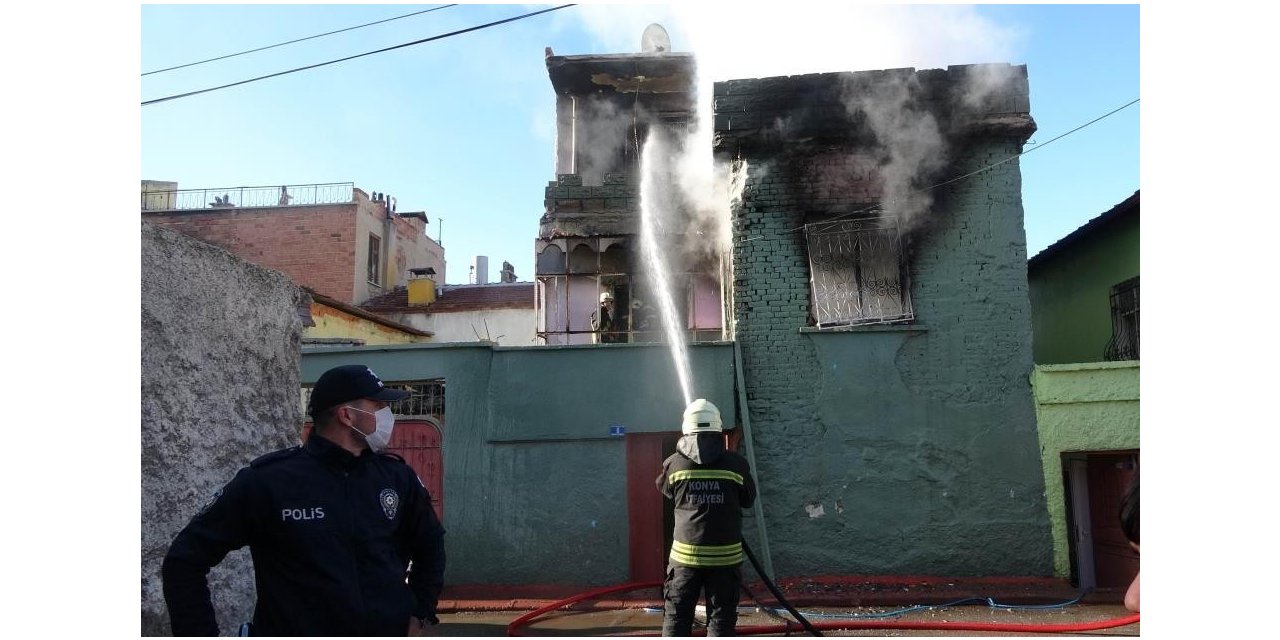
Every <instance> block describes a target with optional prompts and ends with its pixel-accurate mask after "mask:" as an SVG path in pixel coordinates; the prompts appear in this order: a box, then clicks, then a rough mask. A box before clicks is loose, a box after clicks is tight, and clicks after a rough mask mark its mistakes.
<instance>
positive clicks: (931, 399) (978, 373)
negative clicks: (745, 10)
mask: <svg viewBox="0 0 1280 640" xmlns="http://www.w3.org/2000/svg"><path fill="white" fill-rule="evenodd" d="M1002 68H1003V69H1004V71H1005V72H1006V73H1008V72H1010V71H1012V73H1010V83H1009V87H1010V89H1009V95H1008V96H1005V98H1007V99H1006V100H1003V101H1002V102H1003V106H998V107H992V108H991V111H990V114H1000V115H988V114H985V113H982V112H979V113H965V112H963V111H961V110H960V109H959V107H958V104H959V103H958V102H947V101H948V100H955V98H954V96H958V95H962V94H963V93H964V92H965V90H964V87H961V86H959V83H960V82H961V81H962V80H963V79H964V74H963V73H962V72H963V71H964V70H963V69H961V70H958V71H953V70H947V71H937V70H935V71H929V72H918V73H912V72H911V70H893V71H891V72H868V73H859V74H815V75H811V76H795V77H790V78H765V79H760V80H734V81H730V82H727V83H717V84H716V100H717V108H718V112H717V114H716V122H717V125H716V129H717V140H718V142H717V148H716V151H717V155H718V157H720V158H722V159H725V160H728V159H732V158H737V157H741V158H744V159H745V160H746V162H747V166H748V168H749V169H748V175H747V178H746V189H745V192H744V194H743V198H742V202H741V203H740V205H739V206H738V207H736V208H735V210H734V212H733V233H734V254H733V264H734V274H733V275H734V282H735V286H734V308H735V313H736V319H737V337H738V342H739V343H740V345H741V349H742V352H743V360H744V366H745V368H746V390H747V395H748V403H749V406H750V420H751V424H752V430H753V432H754V434H755V438H756V446H755V456H756V460H757V464H758V469H757V472H758V475H759V476H760V481H761V482H762V483H763V491H762V495H763V499H764V515H765V520H766V524H767V530H768V535H769V538H770V541H769V542H770V546H771V548H772V552H773V565H774V567H775V570H776V571H777V573H778V576H780V577H785V576H806V575H822V574H896V575H920V574H925V575H956V576H960V575H988V576H991V575H1030V576H1043V575H1048V574H1049V573H1050V572H1051V569H1052V563H1051V555H1050V552H1051V539H1050V534H1049V523H1048V515H1047V511H1046V507H1045V501H1044V500H1045V498H1044V478H1043V474H1042V469H1041V464H1040V456H1039V451H1038V446H1037V444H1038V443H1037V439H1036V424H1035V414H1034V405H1033V401H1032V396H1031V390H1030V386H1029V384H1028V378H1029V376H1030V373H1031V369H1032V360H1031V320H1030V307H1029V303H1028V297H1027V284H1026V258H1027V256H1026V240H1025V233H1024V230H1023V224H1022V221H1023V211H1022V204H1021V197H1020V194H1021V177H1020V172H1019V167H1018V163H1017V161H1012V162H1004V163H1003V164H998V165H997V166H995V167H994V168H990V169H989V170H986V171H982V172H978V173H976V174H975V175H973V176H972V177H970V178H968V179H966V180H963V181H960V182H957V183H954V184H952V185H949V186H948V187H945V188H943V189H938V190H936V191H932V192H930V194H929V195H930V197H931V198H932V199H933V200H932V203H931V205H930V206H928V207H926V208H925V209H924V210H923V211H920V212H918V213H919V214H920V216H919V217H918V218H917V219H915V220H913V221H912V223H913V225H912V229H911V231H910V232H909V233H908V235H907V237H906V238H905V239H904V243H905V246H906V252H907V255H908V258H907V269H908V271H909V278H910V293H911V297H912V300H913V302H914V306H915V320H914V322H912V323H910V324H907V325H882V326H874V327H865V328H857V329H853V330H843V331H842V330H818V329H815V328H813V327H812V326H811V325H812V321H811V319H810V316H811V311H810V288H809V269H808V249H807V245H806V241H805V235H804V234H803V233H800V232H798V229H800V228H802V226H803V225H804V224H805V222H807V221H812V220H814V219H818V220H820V219H823V218H824V217H829V216H836V215H844V214H848V213H850V212H855V211H858V210H861V209H866V208H868V205H876V204H883V205H885V206H886V207H887V206H888V204H889V203H888V200H889V199H888V198H887V197H885V198H882V195H883V194H885V193H886V192H885V189H886V184H887V183H888V178H887V177H886V176H884V175H883V174H881V175H877V173H876V170H875V169H869V168H868V163H867V162H866V158H868V157H870V158H875V157H876V156H877V154H879V153H881V151H882V150H881V149H879V148H878V147H877V146H876V145H877V144H878V142H877V141H883V138H881V137H878V136H876V135H872V134H870V133H869V132H867V131H866V130H865V129H864V128H862V127H864V126H865V123H866V122H867V119H866V117H865V116H859V114H858V113H856V112H853V111H851V110H850V109H849V107H848V105H847V104H846V103H845V101H846V100H847V99H848V97H849V95H848V91H849V89H850V87H856V88H859V90H865V91H867V92H869V93H873V94H874V92H875V89H876V88H877V84H878V83H880V82H881V81H884V82H893V83H898V84H897V86H901V87H906V88H908V89H909V90H910V91H912V92H914V93H912V101H911V104H912V105H913V108H915V109H923V110H929V109H932V111H928V115H929V117H930V118H933V121H934V122H935V123H936V124H937V125H938V127H939V129H940V130H941V131H942V132H943V133H944V134H945V136H946V138H945V141H946V143H947V147H946V149H945V157H946V158H947V159H948V160H949V163H948V164H947V166H946V167H944V168H942V170H940V171H938V172H937V173H935V174H933V175H930V176H928V177H929V178H933V177H935V176H941V177H945V176H950V175H965V174H969V173H971V172H977V171H978V170H979V169H984V168H987V167H989V166H991V165H993V164H995V163H997V162H1000V161H1004V160H1007V159H1008V158H1010V157H1012V156H1016V155H1017V154H1018V153H1019V152H1020V151H1021V149H1022V143H1023V142H1024V141H1025V139H1026V135H1029V133H1030V132H1031V131H1032V130H1034V126H1033V125H1031V124H1030V120H1029V119H1028V118H1026V116H1025V114H1026V110H1027V104H1026V85H1025V80H1026V78H1025V75H1022V76H1021V78H1020V81H1019V77H1018V75H1019V74H1018V73H1017V68H1013V69H1010V68H1009V67H1007V66H1004V67H1002ZM922 105H923V106H922ZM1010 113H1012V114H1013V115H1012V116H1010V115H1009V114H1010ZM1018 114H1021V115H1020V116H1019V115H1018ZM860 118H861V119H860ZM974 122H981V123H984V124H982V125H981V126H975V125H974V124H973V123H974ZM939 153H943V152H942V150H939ZM870 166H871V167H874V166H875V165H874V164H872V165H870ZM921 180H923V178H922V179H921ZM938 181H941V180H938ZM922 183H923V182H922Z"/></svg>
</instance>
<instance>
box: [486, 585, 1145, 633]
mask: <svg viewBox="0 0 1280 640" xmlns="http://www.w3.org/2000/svg"><path fill="white" fill-rule="evenodd" d="M661 586H662V583H661V582H660V581H652V582H630V583H627V584H623V585H618V586H614V587H603V588H600V589H594V590H591V591H586V592H583V593H580V594H577V595H574V596H570V597H568V598H565V599H563V600H559V601H556V602H553V603H551V604H548V605H546V606H543V607H539V608H537V609H534V610H533V611H530V612H528V613H526V614H524V615H522V616H520V617H518V618H516V619H515V620H512V621H511V623H510V624H508V625H507V635H508V636H526V635H528V634H526V633H524V632H523V628H524V627H526V626H528V625H529V624H531V623H533V622H534V621H535V620H537V619H538V618H540V617H542V616H544V615H546V614H548V613H551V612H553V611H556V610H557V609H561V608H564V607H567V606H570V605H573V604H575V603H578V602H582V601H583V600H594V599H597V598H600V597H602V596H606V595H609V594H612V593H625V592H628V591H639V590H642V589H653V588H657V587H661ZM1140 620H1141V616H1140V614H1137V613H1135V614H1132V615H1127V616H1121V617H1119V618H1110V619H1107V620H1096V621H1092V622H1079V623H1066V624H1010V623H987V622H910V621H904V620H837V621H830V622H817V623H813V627H814V628H815V629H819V630H823V631H842V630H854V629H902V630H924V631H927V630H934V631H989V632H999V633H1080V632H1085V631H1097V630H1099V629H1110V628H1114V627H1123V626H1126V625H1130V624H1136V623H1138V622H1140ZM736 631H737V633H738V635H744V636H747V635H766V634H779V633H789V632H791V631H794V629H793V628H792V625H790V624H775V625H752V626H744V627H738V628H737V629H736ZM695 633H698V634H699V635H701V633H704V632H695ZM634 635H644V636H657V635H659V634H657V633H650V634H634Z"/></svg>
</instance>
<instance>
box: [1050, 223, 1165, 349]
mask: <svg viewBox="0 0 1280 640" xmlns="http://www.w3.org/2000/svg"><path fill="white" fill-rule="evenodd" d="M1139 226H1140V224H1139V215H1138V212H1137V211H1136V210H1135V211H1134V212H1133V213H1131V214H1127V215H1122V216H1120V217H1118V218H1116V219H1115V220H1111V221H1109V222H1107V223H1106V224H1104V225H1102V226H1100V227H1099V228H1097V229H1095V230H1094V231H1093V233H1091V234H1090V235H1089V236H1087V237H1085V238H1082V239H1080V240H1078V241H1076V242H1075V243H1074V244H1073V245H1071V246H1070V247H1067V248H1065V249H1064V250H1063V251H1060V252H1058V253H1056V254H1053V255H1049V256H1047V257H1046V258H1045V259H1044V260H1038V261H1036V263H1034V264H1032V265H1031V267H1030V269H1029V270H1028V272H1027V279H1028V281H1029V284H1030V287H1031V318H1032V324H1033V327H1034V328H1033V333H1034V336H1035V361H1036V364H1067V363H1072V362H1100V361H1102V360H1104V359H1105V357H1104V355H1103V354H1104V352H1105V350H1106V348H1107V342H1108V341H1109V340H1110V339H1111V287H1112V286H1113V285H1116V284H1119V283H1121V282H1124V281H1125V280H1128V279H1129V278H1132V277H1134V276H1137V275H1139V269H1138V267H1139V264H1138V262H1139V261H1138V248H1139V240H1138V236H1139V233H1138V231H1139Z"/></svg>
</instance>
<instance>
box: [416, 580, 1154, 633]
mask: <svg viewBox="0 0 1280 640" xmlns="http://www.w3.org/2000/svg"><path fill="white" fill-rule="evenodd" d="M778 587H779V589H780V590H781V591H782V592H783V595H784V597H785V598H786V599H787V600H788V602H790V603H791V604H792V606H793V607H795V608H796V609H798V610H800V611H801V612H802V614H803V615H805V616H806V618H808V619H809V620H810V621H811V622H814V623H818V622H822V623H826V624H828V625H835V624H836V623H841V624H844V623H843V622H842V621H844V620H849V619H857V620H859V621H860V623H861V624H878V623H879V622H888V623H895V622H907V623H913V624H914V623H936V622H943V623H981V624H1023V625H1064V624H1065V625H1072V624H1084V623H1093V622H1099V621H1107V620H1114V619H1119V618H1123V617H1125V616H1127V615H1129V612H1127V611H1125V609H1124V605H1123V598H1124V589H1122V588H1121V589H1104V590H1098V591H1094V592H1091V593H1088V594H1085V595H1083V596H1081V594H1080V593H1079V591H1078V590H1077V589H1076V588H1075V587H1072V586H1071V585H1070V584H1069V583H1067V582H1065V581H1062V580H1057V579H1051V578H1010V577H1000V578H962V579H954V578H952V579H940V578H931V577H861V578H847V577H844V578H841V577H819V578H804V579H798V580H783V581H781V583H780V584H779V585H778ZM600 589H601V587H598V586H597V587H589V586H584V587H566V586H555V585H542V586H538V585H506V586H501V585H498V586H495V585H476V586H471V587H468V586H451V587H446V588H445V591H444V593H442V594H441V595H442V597H441V601H440V607H439V610H440V619H441V624H440V625H439V626H437V627H435V628H433V629H431V632H432V635H438V636H482V637H502V636H505V635H507V626H508V625H509V624H510V623H511V622H512V621H514V620H515V619H517V618H519V617H520V616H522V615H524V614H526V613H528V612H530V611H532V610H534V609H537V608H540V607H544V606H550V605H553V604H555V603H556V602H558V601H560V600H563V599H566V598H570V597H572V596H575V595H579V594H582V593H585V592H590V591H597V590H600ZM971 598H977V600H973V601H970V602H967V603H965V604H955V603H956V602H958V601H961V600H968V599H971ZM988 599H989V601H988ZM948 604H949V605H951V606H945V607H944V606H940V605H948ZM991 604H996V605H999V606H994V607H993V606H990V605H991ZM1045 605H1050V608H1037V607H1044V606H1045ZM1052 605H1064V606H1056V607H1055V606H1052ZM661 606H662V603H661V591H660V589H659V588H658V587H657V586H645V587H644V588H638V589H633V590H631V591H626V592H618V593H610V594H607V595H603V596H601V597H599V598H596V599H587V600H583V601H581V602H578V603H575V604H573V605H570V606H568V607H563V608H560V609H557V610H555V611H551V612H549V613H547V614H546V615H544V616H542V617H540V618H538V619H537V620H535V621H533V622H532V623H530V624H529V625H527V626H524V627H522V629H521V633H522V634H524V635H531V636H560V637H566V636H645V635H649V636H652V635H658V634H659V632H660V631H661V626H662V614H661ZM1009 607H1016V608H1009ZM1022 607H1031V608H1022ZM908 608H910V609H911V610H910V611H906V612H903V610H904V609H908ZM886 614H887V615H886ZM787 618H790V616H789V615H788V614H787V613H786V612H785V611H784V610H783V608H782V607H781V606H780V605H779V603H778V602H777V600H776V599H774V598H773V596H772V595H771V594H770V593H769V591H768V589H767V588H766V587H765V585H763V584H762V583H758V582H756V583H747V584H746V585H745V590H744V594H743V597H742V606H741V607H740V608H739V621H738V626H739V628H740V629H742V628H744V627H757V628H763V627H769V626H776V625H779V624H781V623H782V622H783V620H784V619H787ZM791 624H792V625H793V627H794V628H793V630H792V631H791V632H790V633H776V634H763V635H805V632H804V630H803V629H802V628H800V626H799V625H798V624H796V623H795V622H794V621H792V623H791ZM757 635H761V634H757ZM823 635H841V636H876V637H884V636H892V637H896V636H1002V635H1013V636H1024V637H1025V636H1028V635H1030V636H1032V637H1040V636H1045V635H1087V636H1103V635H1108V636H1110V635H1115V636H1137V635H1139V624H1138V623H1134V624H1128V625H1124V626H1119V627H1112V628H1107V629H1099V630H1092V631H1087V632H1079V631H1068V632H1059V633H1027V632H1019V633H1013V632H998V631H964V630H955V629H949V630H935V629H887V628H883V627H879V628H875V629H854V630H849V629H846V630H824V631H823Z"/></svg>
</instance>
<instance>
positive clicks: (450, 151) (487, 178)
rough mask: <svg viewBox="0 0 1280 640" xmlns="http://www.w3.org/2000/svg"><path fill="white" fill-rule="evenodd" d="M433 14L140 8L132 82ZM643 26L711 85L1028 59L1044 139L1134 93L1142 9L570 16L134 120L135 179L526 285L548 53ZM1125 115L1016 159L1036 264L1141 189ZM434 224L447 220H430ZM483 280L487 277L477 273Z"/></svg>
mask: <svg viewBox="0 0 1280 640" xmlns="http://www.w3.org/2000/svg"><path fill="white" fill-rule="evenodd" d="M435 6H440V5H407V4H406V5H144V6H142V7H141V64H140V69H139V73H141V72H143V71H151V70H154V69H160V68H164V67H168V66H173V65H177V64H184V63H187V62H194V61H197V60H203V59H206V58H210V57H215V56H220V55H225V54H228V53H235V52H238V51H244V50H247V49H253V48H256V47H262V46H265V45H270V44H275V43H278V42H283V41H287V40H292V39H296V38H303V37H306V36H311V35H315V34H320V33H324V32H328V31H333V30H338V29H344V28H347V27H352V26H356V25H360V24H364V23H368V22H373V21H377V20H383V19H386V18H390V17H394V16H399V15H403V14H407V13H412V12H414V11H420V10H423V9H428V8H432V7H435ZM550 6H554V5H459V6H455V7H449V8H445V9H441V10H438V11H434V12H431V13H426V14H422V15H418V16H413V17H409V18H404V19H401V20H394V21H391V22H387V23H383V24H379V25H375V26H370V27H365V28H362V29H356V30H352V31H347V32H345V33H341V34H337V35H332V36H326V37H323V38H316V39H312V40H308V41H306V42H302V43H298V44H292V45H288V46H283V47H277V48H273V49H269V50H266V51H262V52H258V53H252V54H248V55H243V56H237V57H234V58H230V59H227V60H222V61H217V62H211V63H207V64H202V65H197V66H193V67H188V68H185V69H179V70H174V71H168V72H164V73H158V74H152V75H148V76H143V77H141V87H140V88H141V96H140V101H142V100H152V99H156V98H161V97H165V96H169V95H173V94H178V93H183V92H187V91H193V90H198V89H204V88H208V87H213V86H218V85H222V84H226V83H230V82H236V81H239V80H244V79H248V78H252V77H257V76H261V75H266V74H270V73H275V72H278V71H284V70H288V69H293V68H296V67H301V66H306V65H310V64H315V63H318V62H324V61H328V60H333V59H337V58H342V57H346V56H351V55H355V54H359V53H364V52H367V51H372V50H376V49H381V48H385V47H389V46H394V45H397V44H402V43H406V42H411V41H413V40H418V39H422V38H426V37H429V36H434V35H438V34H442V33H446V32H449V31H454V30H457V29H463V28H466V27H471V26H475V25H478V24H483V23H486V22H491V21H495V20H500V19H504V18H508V17H512V16H516V15H520V14H523V13H528V12H531V11H535V10H538V9H541V8H547V7H550ZM652 22H658V23H660V24H662V25H663V26H664V27H666V29H667V30H668V31H669V32H670V34H671V40H672V44H673V48H674V49H675V50H677V51H692V52H693V53H694V54H695V55H697V56H698V60H699V67H700V69H702V70H703V71H705V72H706V73H708V74H709V75H711V76H712V77H714V78H716V79H727V78H734V77H738V78H741V77H762V76H769V75H787V74H795V73H812V72H826V71H858V70H866V69H884V68H897V67H916V68H920V69H923V68H939V67H944V66H946V65H950V64H970V63H982V62H1010V63H1013V64H1025V65H1027V70H1028V76H1029V82H1030V87H1031V112H1032V116H1033V117H1034V118H1035V120H1036V123H1037V125H1038V126H1039V130H1038V131H1037V133H1036V134H1035V135H1034V136H1033V137H1032V140H1031V143H1030V144H1028V146H1027V149H1028V150H1030V149H1035V148H1036V147H1037V146H1038V145H1042V144H1045V143H1048V142H1049V141H1050V140H1051V139H1053V138H1055V137H1056V136H1059V135H1061V134H1064V133H1067V132H1068V131H1071V130H1072V129H1075V128H1076V127H1079V126H1080V125H1083V124H1085V123H1087V122H1089V121H1091V120H1093V119H1095V118H1097V117H1099V116H1102V115H1104V114H1106V113H1108V112H1110V111H1112V110H1114V109H1117V108H1119V107H1121V106H1123V105H1125V104H1128V103H1130V102H1131V101H1133V100H1135V99H1138V98H1140V97H1141V93H1140V82H1139V8H1138V6H1137V5H932V6H930V5H918V6H909V5H847V6H844V7H837V6H835V5H834V4H833V3H808V2H791V3H786V4H785V5H777V4H772V5H758V6H757V7H756V8H753V7H752V6H751V5H741V4H725V3H718V2H713V3H699V4H698V5H696V6H691V5H690V4H688V3H686V4H681V5H675V6H668V5H629V4H627V5H598V4H593V5H579V6H575V7H570V8H567V9H562V10H560V11H555V12H552V13H548V14H544V15H540V16H535V17H532V18H528V19H525V20H520V21H517V22H513V23H508V24H505V25H501V26H497V27H494V28H491V29H485V30H481V31H476V32H471V33H467V34H462V35H459V36H454V37H450V38H446V39H442V40H438V41H434V42H428V43H424V44H420V45H416V46H413V47H406V48H403V49H398V50H395V51H390V52H386V53H380V54H376V55H372V56H366V57H362V58H358V59H355V60H350V61H347V62H343V63H339V64H335V65H329V66H326V67H321V68H317V69H312V70H308V71H302V72H299V73H294V74H290V75H285V76H281V77H277V78H271V79H267V80H262V81H259V82H255V83H251V84H246V85H241V86H237V87H232V88H228V89H223V90H220V91H216V92H211V93H206V94H201V95H196V96H191V97H187V98H182V99H178V100H171V101H167V102H162V103H157V104H152V105H147V106H143V107H141V134H142V135H141V178H142V179H150V180H171V181H177V182H178V183H179V187H180V188H219V187H235V186H254V185H278V184H310V183H322V182H354V183H355V184H356V186H358V187H360V188H362V189H364V190H365V191H366V192H373V191H379V192H385V193H389V194H391V195H394V196H395V197H396V198H397V202H398V206H397V208H398V210H399V211H426V212H427V214H428V216H429V217H430V219H431V225H430V227H429V230H428V232H429V234H430V235H431V236H432V237H438V236H440V237H442V239H443V244H444V246H445V250H446V259H447V260H448V269H447V282H449V283H462V282H465V281H466V279H467V276H468V266H469V264H470V262H471V257H472V256H474V255H487V256H489V260H490V264H491V265H500V264H501V262H502V261H503V260H507V261H510V262H511V263H512V264H513V265H514V266H515V268H516V273H517V275H518V276H519V278H520V279H521V280H529V279H531V277H532V262H533V240H534V238H535V236H536V234H537V223H538V218H539V216H540V215H541V213H542V199H543V188H544V187H545V185H546V183H547V181H548V180H551V179H553V178H554V164H553V155H552V150H553V144H554V140H555V131H554V96H553V94H552V91H551V87H550V83H549V81H548V79H547V73H546V66H545V64H544V62H543V59H544V48H545V47H551V48H552V49H553V50H554V51H555V53H556V54H560V55H580V54H603V53H628V52H633V51H636V50H637V49H638V46H639V40H640V34H641V32H642V31H643V29H644V27H645V26H646V25H648V24H649V23H652ZM1141 106H1142V105H1141V103H1138V104H1134V105H1132V106H1130V107H1128V108H1127V109H1124V110H1123V111H1121V112H1119V113H1116V114H1115V115H1112V116H1110V117H1108V118H1105V119H1104V120H1102V121H1100V122H1097V123H1095V124H1093V125H1091V126H1089V127H1087V128H1085V129H1082V130H1080V131H1077V132H1075V133H1073V134H1071V135H1069V136H1066V137H1064V138H1061V139H1059V140H1056V141H1054V142H1052V143H1051V144H1048V145H1047V146H1045V147H1044V148H1043V149H1040V150H1036V151H1034V152H1032V153H1030V154H1029V155H1027V156H1026V157H1024V158H1023V159H1022V161H1021V166H1022V175H1023V203H1024V207H1025V210H1026V230H1027V245H1028V251H1029V253H1030V254H1034V253H1035V252H1037V251H1039V250H1041V249H1043V248H1044V247H1046V246H1048V245H1049V244H1051V243H1052V242H1053V241H1055V240H1057V239H1058V238H1061V237H1062V236H1064V235H1066V234H1068V233H1070V232H1071V231H1072V230H1074V229H1075V228H1077V227H1079V226H1080V225H1081V224H1083V223H1085V222H1086V221H1088V220H1089V219H1091V218H1092V217H1094V216H1096V215H1098V214H1100V213H1102V212H1103V211H1105V210H1107V209H1108V208H1110V207H1111V206H1113V205H1115V204H1116V203H1118V202H1120V201H1122V200H1123V199H1125V198H1126V197H1128V196H1129V195H1130V194H1132V193H1133V192H1134V191H1135V190H1138V189H1139V188H1140V183H1139V123H1140V111H1141ZM441 218H443V222H441V220H440V219H441ZM490 271H491V278H493V277H494V273H495V272H496V268H491V269H490Z"/></svg>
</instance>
